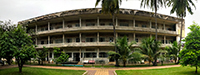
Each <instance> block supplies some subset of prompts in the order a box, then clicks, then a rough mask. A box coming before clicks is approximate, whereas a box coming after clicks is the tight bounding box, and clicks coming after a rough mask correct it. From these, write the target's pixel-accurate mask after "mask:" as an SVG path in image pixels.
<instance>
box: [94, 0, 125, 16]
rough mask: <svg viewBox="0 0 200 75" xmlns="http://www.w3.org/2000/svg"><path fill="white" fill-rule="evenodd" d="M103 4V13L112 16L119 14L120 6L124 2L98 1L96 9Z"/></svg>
mask: <svg viewBox="0 0 200 75" xmlns="http://www.w3.org/2000/svg"><path fill="white" fill-rule="evenodd" d="M100 2H101V3H102V4H101V6H102V13H106V14H111V15H113V14H114V13H118V12H119V6H120V4H121V2H122V0H96V3H95V7H96V6H97V5H98V4H99V3H100Z"/></svg>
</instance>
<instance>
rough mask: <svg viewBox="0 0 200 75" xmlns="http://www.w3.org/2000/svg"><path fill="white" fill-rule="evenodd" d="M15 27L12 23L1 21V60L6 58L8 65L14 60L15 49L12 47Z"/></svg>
mask: <svg viewBox="0 0 200 75" xmlns="http://www.w3.org/2000/svg"><path fill="white" fill-rule="evenodd" d="M14 28H15V25H13V24H12V23H11V21H10V20H9V21H5V22H3V21H0V58H5V59H6V60H7V63H8V64H9V65H11V60H12V58H13V53H14V50H13V47H12V46H10V45H11V44H12V42H13V39H12V33H11V32H12V31H13V30H14Z"/></svg>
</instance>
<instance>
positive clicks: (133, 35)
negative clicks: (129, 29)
mask: <svg viewBox="0 0 200 75" xmlns="http://www.w3.org/2000/svg"><path fill="white" fill-rule="evenodd" d="M133 40H134V41H135V33H133Z"/></svg>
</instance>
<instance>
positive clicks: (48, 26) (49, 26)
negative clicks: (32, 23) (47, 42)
mask: <svg viewBox="0 0 200 75" xmlns="http://www.w3.org/2000/svg"><path fill="white" fill-rule="evenodd" d="M49 30H50V22H48V31H49Z"/></svg>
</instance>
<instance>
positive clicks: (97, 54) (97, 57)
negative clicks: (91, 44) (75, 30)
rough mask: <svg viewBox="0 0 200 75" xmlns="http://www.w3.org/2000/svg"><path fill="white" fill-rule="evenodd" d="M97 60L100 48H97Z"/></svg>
mask: <svg viewBox="0 0 200 75" xmlns="http://www.w3.org/2000/svg"><path fill="white" fill-rule="evenodd" d="M97 58H99V48H97Z"/></svg>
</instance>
